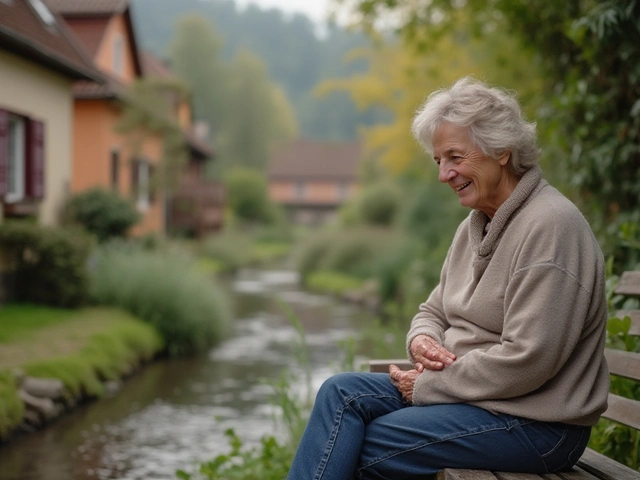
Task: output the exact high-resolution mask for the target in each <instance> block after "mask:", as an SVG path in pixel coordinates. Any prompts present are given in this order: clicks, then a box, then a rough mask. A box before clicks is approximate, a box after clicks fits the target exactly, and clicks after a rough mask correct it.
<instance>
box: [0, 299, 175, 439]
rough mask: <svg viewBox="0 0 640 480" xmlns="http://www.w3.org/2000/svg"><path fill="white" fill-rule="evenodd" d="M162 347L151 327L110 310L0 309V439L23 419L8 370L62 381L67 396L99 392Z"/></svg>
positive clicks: (161, 342) (12, 306)
mask: <svg viewBox="0 0 640 480" xmlns="http://www.w3.org/2000/svg"><path fill="white" fill-rule="evenodd" d="M163 348H164V342H163V340H162V338H161V337H160V335H159V334H158V332H157V331H156V329H155V328H154V327H152V326H150V325H149V324H146V323H144V322H142V321H140V320H138V319H136V318H135V317H133V316H131V315H130V314H128V313H126V312H123V311H121V310H117V309H113V308H87V309H81V310H62V309H53V308H47V307H39V306H32V305H9V306H5V307H3V308H2V309H1V310H0V365H1V366H2V371H0V438H5V437H6V436H7V435H8V434H9V433H10V432H11V431H12V430H13V429H14V428H15V427H16V426H17V425H19V424H20V421H21V419H22V404H21V402H20V401H19V399H18V397H17V385H16V383H15V380H14V376H13V374H12V373H11V370H12V369H15V368H19V369H21V370H23V371H24V372H25V373H26V374H27V375H31V376H34V377H45V378H47V377H48V378H58V379H60V380H62V382H63V383H64V385H65V387H66V392H67V395H68V396H69V397H76V398H79V397H81V396H83V395H86V396H89V397H92V396H93V397H95V396H100V395H102V393H103V382H104V381H105V380H115V379H118V378H121V377H122V376H123V375H125V374H126V373H128V372H130V371H131V370H132V369H134V368H135V367H136V366H137V365H138V364H140V363H141V362H143V361H145V360H148V359H150V358H151V357H153V356H154V355H155V354H156V353H158V352H160V351H161V350H162V349H163Z"/></svg>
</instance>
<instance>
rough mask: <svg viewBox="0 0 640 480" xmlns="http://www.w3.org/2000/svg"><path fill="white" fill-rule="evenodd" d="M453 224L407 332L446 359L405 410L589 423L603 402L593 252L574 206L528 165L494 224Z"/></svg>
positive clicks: (604, 372) (600, 312) (598, 283)
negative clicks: (466, 407) (431, 341)
mask: <svg viewBox="0 0 640 480" xmlns="http://www.w3.org/2000/svg"><path fill="white" fill-rule="evenodd" d="M488 222H489V217H487V215H486V214H484V213H482V212H481V211H478V210H474V211H473V212H471V214H470V215H469V217H467V219H466V220H464V221H463V222H462V224H461V225H460V227H459V228H458V231H457V232H456V235H455V238H454V240H453V243H452V245H451V247H450V249H449V253H448V255H447V258H446V260H445V263H444V266H443V268H442V274H441V277H440V284H439V285H438V286H437V287H436V288H435V290H434V291H433V292H432V293H431V295H430V296H429V299H428V300H427V301H426V302H425V303H423V304H422V305H420V308H419V313H418V314H417V315H416V316H415V317H414V319H413V321H412V324H411V329H410V331H409V333H408V336H407V345H409V344H410V343H411V340H413V338H414V337H415V336H416V335H419V334H425V335H431V336H432V337H434V338H435V339H436V340H438V341H439V342H440V343H441V344H442V345H444V347H445V348H447V349H448V350H449V351H451V352H453V353H455V354H456V355H457V360H456V361H455V362H454V363H453V364H452V365H450V366H446V367H445V368H444V369H443V370H441V371H431V370H425V371H424V372H423V373H421V374H420V375H419V376H418V378H417V380H416V384H415V387H414V392H413V402H414V404H415V405H430V404H437V403H460V402H465V403H470V404H472V405H477V406H479V407H482V408H484V409H487V410H490V411H494V412H500V413H507V414H511V415H516V416H521V417H527V418H531V419H535V420H542V421H551V422H565V423H570V424H578V425H594V424H595V423H596V422H597V421H598V418H599V417H600V415H601V414H602V413H603V412H604V410H605V409H606V405H607V392H608V389H609V373H608V369H607V364H606V361H605V359H604V354H603V349H604V341H605V331H606V321H607V306H606V298H605V271H604V260H603V257H602V252H601V251H600V248H599V246H598V243H597V242H596V239H595V237H594V235H593V233H592V232H591V229H590V228H589V225H588V224H587V222H586V220H585V219H584V217H583V216H582V215H581V214H580V212H579V210H578V209H577V208H576V207H575V206H574V205H573V204H572V203H571V202H570V201H569V200H568V199H566V198H565V197H564V196H563V195H562V194H561V193H560V192H558V191H557V190H556V189H555V188H553V187H551V186H550V185H549V184H548V183H547V182H546V181H545V180H542V172H541V170H540V168H539V167H534V168H532V169H530V170H529V171H527V172H526V173H525V175H524V176H523V177H522V179H521V180H520V182H519V183H518V186H517V187H516V189H515V191H514V192H513V193H512V194H511V196H510V197H509V199H508V200H507V201H506V202H505V203H504V204H503V205H502V206H501V207H500V208H499V209H498V211H497V212H496V214H495V215H494V218H493V220H492V221H491V223H490V224H489V226H488V229H487V232H486V234H485V227H486V226H487V223H488Z"/></svg>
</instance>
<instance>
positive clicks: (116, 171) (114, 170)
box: [111, 148, 120, 192]
mask: <svg viewBox="0 0 640 480" xmlns="http://www.w3.org/2000/svg"><path fill="white" fill-rule="evenodd" d="M119 183H120V151H119V150H118V149H117V148H114V149H113V150H111V189H112V190H113V191H114V192H117V191H118V190H119Z"/></svg>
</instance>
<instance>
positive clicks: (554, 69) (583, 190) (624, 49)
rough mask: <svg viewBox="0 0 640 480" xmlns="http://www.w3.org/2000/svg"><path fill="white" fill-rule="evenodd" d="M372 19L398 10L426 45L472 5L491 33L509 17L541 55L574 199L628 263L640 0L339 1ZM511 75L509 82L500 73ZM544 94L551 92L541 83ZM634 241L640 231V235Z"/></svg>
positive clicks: (639, 158) (559, 154)
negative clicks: (625, 241)
mask: <svg viewBox="0 0 640 480" xmlns="http://www.w3.org/2000/svg"><path fill="white" fill-rule="evenodd" d="M337 3H340V4H342V5H343V6H344V8H351V9H355V10H357V11H358V12H359V13H360V18H362V21H363V24H364V25H365V26H366V28H373V26H374V24H375V22H378V23H379V22H380V19H381V18H384V17H386V16H387V15H391V14H393V16H394V18H395V19H396V21H397V22H396V25H397V27H398V32H399V33H400V35H401V37H402V38H403V39H404V41H405V42H406V44H408V45H411V46H412V47H413V48H414V49H415V51H417V52H420V53H424V52H426V51H427V50H430V49H432V48H433V47H434V42H437V41H438V38H442V37H444V36H445V34H446V32H447V31H449V30H450V29H452V28H455V25H456V20H457V15H458V14H459V13H460V12H461V11H464V12H468V16H469V18H470V19H471V20H472V24H471V28H470V29H469V30H470V31H472V32H474V33H475V34H476V35H477V37H478V38H480V39H482V40H483V41H490V40H491V39H492V38H495V36H496V34H497V33H498V31H499V29H497V28H496V25H501V26H502V27H504V28H507V29H509V31H511V32H512V33H514V34H515V35H517V37H518V38H520V39H521V40H522V41H523V42H525V43H526V44H527V45H528V46H529V47H530V48H531V49H532V51H533V52H534V53H535V54H536V57H537V58H538V59H539V60H540V63H539V66H540V70H541V71H542V72H543V74H544V80H545V82H544V85H545V91H546V92H545V93H546V95H543V98H544V99H545V100H546V102H545V105H544V108H541V109H540V111H539V118H541V120H542V122H543V123H546V128H543V131H544V133H545V136H546V138H545V139H546V142H547V143H548V146H549V147H550V148H549V150H551V151H552V152H553V153H554V155H555V157H556V163H558V164H560V171H561V173H563V176H564V179H565V181H566V182H567V184H568V185H569V186H570V187H571V188H572V191H571V192H569V193H570V194H573V196H574V200H576V201H578V203H579V204H580V205H581V206H582V208H583V209H584V210H585V212H586V213H587V215H588V216H589V219H590V221H591V223H592V225H593V226H594V228H595V230H596V232H597V233H599V235H600V237H601V241H602V243H603V245H604V246H605V250H606V251H608V252H610V253H611V252H614V253H616V254H617V257H618V261H619V262H620V264H625V263H626V262H627V258H626V256H627V254H628V252H627V251H625V250H624V249H621V248H620V247H621V244H620V243H618V242H617V235H618V232H619V231H620V230H619V228H620V226H622V225H630V224H634V223H637V222H638V221H640V211H639V210H638V198H640V168H639V166H640V147H638V144H639V143H640V138H639V136H640V103H638V98H640V2H638V1H637V0H607V1H602V2H598V1H595V0H572V1H568V2H556V1H555V0H539V1H536V2H530V1H528V0H470V1H468V2H462V3H461V2H457V1H454V0H433V1H431V2H395V1H393V2H390V1H387V0H338V1H337ZM499 83H503V82H499ZM541 93H542V92H541ZM632 240H633V239H632Z"/></svg>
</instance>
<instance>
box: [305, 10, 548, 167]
mask: <svg viewBox="0 0 640 480" xmlns="http://www.w3.org/2000/svg"><path fill="white" fill-rule="evenodd" d="M458 15H459V17H460V18H459V20H458V21H457V22H456V24H457V28H456V29H455V30H453V31H450V32H446V33H444V34H442V33H438V34H436V33H434V34H432V35H431V34H430V33H429V31H428V28H425V29H424V31H422V32H421V35H422V36H423V37H424V38H422V39H421V42H420V44H421V45H426V48H421V49H420V50H418V49H416V48H414V45H415V43H414V44H412V45H411V46H409V45H407V44H405V43H403V42H402V41H401V40H399V39H392V40H384V38H385V36H384V35H382V34H380V33H374V34H373V35H372V38H373V40H374V41H373V46H372V47H371V48H369V49H366V50H364V49H360V50H355V51H352V52H350V53H348V54H347V56H346V61H353V60H355V59H360V58H365V59H367V60H368V61H369V65H370V68H369V71H368V72H366V73H364V74H360V75H355V76H352V77H350V78H347V79H332V80H327V81H325V82H323V83H322V84H320V85H319V86H318V87H317V88H316V94H317V95H325V94H328V93H330V92H333V91H347V92H349V94H350V95H351V97H352V98H353V100H354V102H355V103H356V105H357V106H358V108H361V109H367V108H372V107H378V108H380V107H381V108H384V109H386V110H388V111H389V112H390V113H391V118H392V120H391V121H390V123H387V124H380V125H374V126H372V127H362V135H363V139H364V142H365V148H366V150H367V152H368V155H367V157H369V158H376V159H378V161H379V162H380V164H381V166H382V167H383V168H384V170H385V171H386V172H388V173H391V174H392V175H394V176H405V175H411V176H413V175H418V176H423V175H424V176H426V177H427V178H431V179H433V178H434V177H435V173H436V170H435V169H433V168H426V165H428V163H427V162H426V160H428V159H426V158H425V155H424V153H422V152H421V150H420V147H419V146H418V144H417V143H416V142H415V141H414V140H413V139H412V138H411V132H410V130H411V122H412V119H413V116H414V115H415V112H416V110H417V108H418V107H419V106H420V105H421V104H422V103H423V102H424V101H425V100H426V98H427V96H428V95H429V93H430V92H432V91H433V90H435V89H437V88H440V87H443V86H446V85H449V84H451V83H452V82H454V81H455V80H456V79H458V78H460V77H462V76H465V75H473V76H475V77H476V78H479V79H481V80H485V81H487V82H489V83H494V84H497V85H501V86H503V87H506V88H509V89H513V90H515V91H516V92H517V93H518V94H519V97H520V100H521V102H522V103H523V104H524V105H525V110H526V111H527V113H528V115H530V116H534V114H535V111H536V109H537V108H538V106H539V104H538V102H537V100H536V99H538V98H539V95H540V92H541V89H542V86H541V85H542V81H541V76H540V74H539V69H538V68H537V67H536V64H537V59H536V58H535V56H534V55H533V53H532V52H531V51H528V50H526V49H525V47H524V46H523V45H522V44H521V43H519V42H518V41H517V39H515V38H514V37H513V36H510V35H509V34H508V33H507V32H506V29H503V28H501V25H499V24H498V23H493V24H490V25H486V27H485V28H487V29H488V35H484V36H483V37H482V39H481V40H479V39H478V38H479V37H477V36H474V35H471V34H470V33H469V31H468V30H467V27H468V26H469V25H470V22H469V21H468V19H466V18H465V17H464V12H459V13H458ZM387 38H388V36H387Z"/></svg>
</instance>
